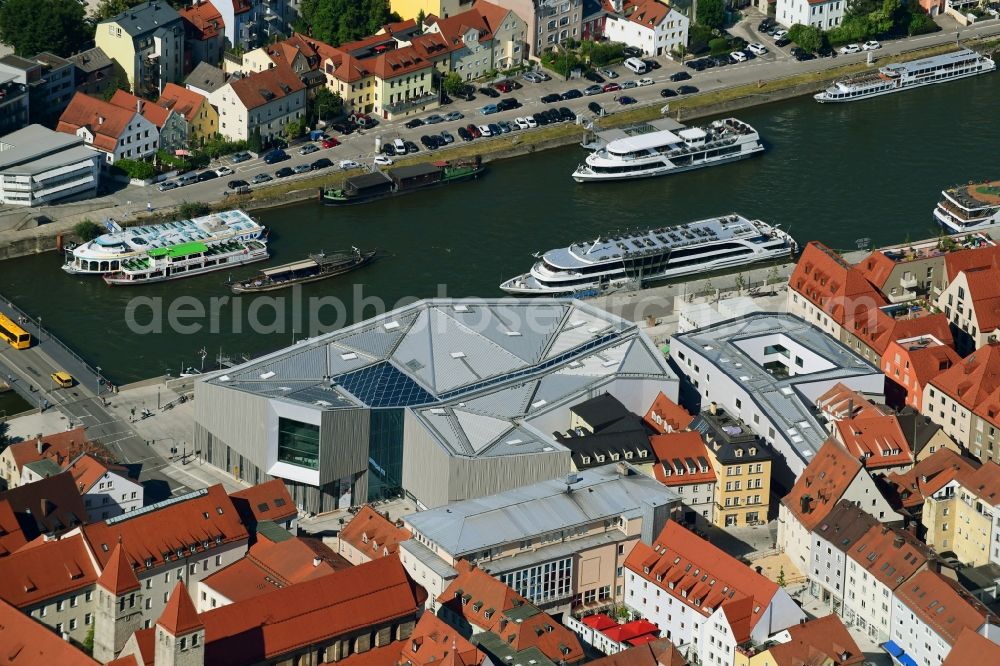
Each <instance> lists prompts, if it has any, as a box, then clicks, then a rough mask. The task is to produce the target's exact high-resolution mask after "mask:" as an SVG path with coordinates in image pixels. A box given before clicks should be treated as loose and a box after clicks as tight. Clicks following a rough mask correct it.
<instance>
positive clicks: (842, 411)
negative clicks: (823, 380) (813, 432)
mask: <svg viewBox="0 0 1000 666" xmlns="http://www.w3.org/2000/svg"><path fill="white" fill-rule="evenodd" d="M816 407H817V408H818V409H819V410H820V411H822V412H824V413H825V414H826V415H827V416H829V417H830V418H832V419H834V420H840V419H847V418H860V417H871V416H882V415H884V414H886V413H888V410H883V409H880V408H879V407H877V406H876V405H875V404H874V403H873V402H871V401H870V400H869V399H868V398H866V397H865V396H864V395H862V394H861V393H858V392H857V391H855V390H854V389H852V388H848V387H847V386H845V385H844V384H843V383H842V382H837V383H836V384H834V385H833V388H831V389H830V390H829V391H827V392H826V393H824V394H823V395H821V396H820V397H818V398H816Z"/></svg>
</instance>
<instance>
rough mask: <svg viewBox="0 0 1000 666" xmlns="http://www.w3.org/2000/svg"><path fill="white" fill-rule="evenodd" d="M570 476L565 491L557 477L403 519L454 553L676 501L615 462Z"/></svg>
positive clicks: (674, 496) (562, 480)
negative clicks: (624, 472) (625, 472)
mask: <svg viewBox="0 0 1000 666" xmlns="http://www.w3.org/2000/svg"><path fill="white" fill-rule="evenodd" d="M628 469H631V468H628ZM576 477H577V479H578V480H577V481H575V482H574V483H572V484H571V485H570V487H571V488H572V491H571V492H567V481H568V479H567V478H558V479H552V480H550V481H542V482H541V483H535V484H532V485H530V486H524V487H521V488H515V489H514V490H508V491H506V492H503V493H499V494H496V495H490V496H489V497H481V498H478V499H470V500H463V501H461V502H455V503H453V504H449V505H448V506H443V507H439V508H437V509H431V510H429V511H421V512H418V513H415V514H411V515H409V516H406V517H404V518H403V520H404V521H405V522H406V524H407V526H408V527H410V528H411V529H412V530H414V531H416V532H419V533H420V534H421V535H422V536H424V537H425V538H427V539H429V540H431V541H432V542H434V543H435V544H437V545H438V546H440V547H441V548H443V549H444V550H445V551H447V552H448V553H449V554H450V555H452V556H453V557H458V556H461V555H465V554H468V553H472V552H475V551H481V550H486V549H489V548H492V547H494V546H500V545H502V544H508V543H516V542H518V541H522V540H524V539H528V538H531V537H533V536H536V535H539V534H546V533H549V532H558V531H560V530H564V529H570V528H573V527H576V526H579V525H587V524H592V523H594V522H596V521H600V520H611V519H614V520H617V519H618V518H619V517H624V518H626V519H631V518H637V517H640V516H642V514H643V507H644V506H662V505H664V504H669V503H672V502H675V501H678V500H679V496H678V495H677V494H676V493H675V492H674V491H673V490H671V489H670V488H667V487H666V486H664V485H662V484H661V483H659V482H658V481H656V480H655V479H653V478H652V477H649V476H646V475H644V474H639V473H637V472H634V471H633V473H631V474H629V475H627V476H623V475H621V474H619V473H618V470H617V465H615V464H611V465H605V466H603V467H594V468H592V469H588V470H585V471H583V472H580V473H578V474H577V475H576Z"/></svg>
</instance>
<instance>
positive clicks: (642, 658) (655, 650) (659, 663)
mask: <svg viewBox="0 0 1000 666" xmlns="http://www.w3.org/2000/svg"><path fill="white" fill-rule="evenodd" d="M687 664H688V661H687V659H685V658H684V655H682V654H681V651H680V650H678V649H677V646H676V645H674V644H673V643H671V642H670V639H668V638H657V639H656V640H652V641H649V642H648V643H644V644H642V645H639V646H636V647H631V648H628V649H627V650H622V651H621V652H618V653H616V654H610V655H608V656H607V657H601V658H600V659H596V660H594V661H591V662H589V663H588V664H587V666H687Z"/></svg>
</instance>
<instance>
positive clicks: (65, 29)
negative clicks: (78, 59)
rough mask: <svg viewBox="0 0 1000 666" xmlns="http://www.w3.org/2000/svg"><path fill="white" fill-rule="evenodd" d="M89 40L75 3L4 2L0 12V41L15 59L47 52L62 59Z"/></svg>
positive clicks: (69, 0)
mask: <svg viewBox="0 0 1000 666" xmlns="http://www.w3.org/2000/svg"><path fill="white" fill-rule="evenodd" d="M93 37H94V31H93V28H91V27H89V26H88V24H87V23H86V22H85V21H84V5H82V4H81V3H80V2H79V1H78V0H6V1H5V2H4V3H3V6H2V8H0V41H2V42H3V43H4V44H7V45H9V46H11V47H13V49H14V51H15V52H17V54H18V55H22V56H31V55H35V54H36V53H38V52H39V51H51V52H53V53H55V54H56V55H59V56H63V57H66V56H69V55H72V54H74V53H77V52H79V51H81V50H82V49H83V48H84V46H86V44H87V42H88V41H89V40H91V39H93Z"/></svg>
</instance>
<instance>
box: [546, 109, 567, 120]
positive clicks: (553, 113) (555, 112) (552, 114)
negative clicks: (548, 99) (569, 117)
mask: <svg viewBox="0 0 1000 666" xmlns="http://www.w3.org/2000/svg"><path fill="white" fill-rule="evenodd" d="M542 113H544V114H545V115H547V116H548V117H549V122H550V123H561V122H562V121H564V120H566V119H565V118H564V117H563V114H562V112H561V111H560V110H559V109H548V110H547V111H542Z"/></svg>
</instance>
